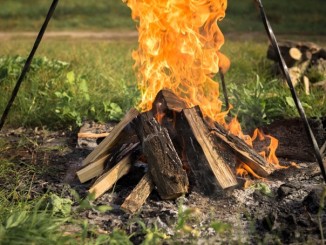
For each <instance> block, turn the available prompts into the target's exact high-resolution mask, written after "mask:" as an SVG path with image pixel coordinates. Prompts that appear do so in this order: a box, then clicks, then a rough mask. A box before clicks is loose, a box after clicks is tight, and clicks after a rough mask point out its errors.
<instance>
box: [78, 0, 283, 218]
mask: <svg viewBox="0 0 326 245" xmlns="http://www.w3.org/2000/svg"><path fill="white" fill-rule="evenodd" d="M127 4H128V6H129V7H130V8H131V9H132V17H133V18H134V19H135V20H137V21H138V23H139V26H138V30H139V48H138V50H137V51H135V52H134V53H133V58H134V59H135V62H136V63H135V68H136V69H137V70H138V79H139V89H140V91H141V93H142V97H141V102H140V105H139V107H138V108H139V110H136V109H131V110H130V111H129V112H128V113H127V114H126V115H125V117H124V118H123V119H122V120H121V121H120V123H119V124H118V125H117V126H116V127H115V128H114V129H113V130H112V132H111V133H110V134H109V135H108V136H107V137H106V138H105V139H104V140H103V141H102V142H101V143H100V145H99V146H98V147H97V148H95V150H94V151H93V152H91V154H90V155H89V156H88V157H87V158H86V159H85V160H84V161H83V167H84V168H83V169H81V170H79V171H78V172H77V175H78V177H79V180H80V181H81V182H82V183H84V182H86V181H89V180H91V179H93V178H96V177H98V176H100V177H98V178H97V179H96V181H95V182H94V184H93V185H92V187H91V188H90V189H89V192H90V193H93V194H94V195H95V198H97V197H99V196H101V195H102V194H103V193H104V192H106V191H107V190H109V189H110V188H112V187H113V186H114V184H115V183H116V182H117V181H118V180H119V179H120V178H121V177H122V176H124V175H127V174H128V173H132V171H133V169H134V168H135V167H136V165H137V164H138V162H139V161H141V162H143V163H145V164H146V168H147V169H148V170H147V172H146V173H145V174H144V176H143V177H142V178H141V180H140V181H139V183H138V184H137V185H136V186H135V188H134V190H133V191H132V192H131V193H130V195H129V196H128V197H127V198H126V199H125V201H124V203H123V204H122V205H121V208H122V209H124V210H126V211H127V212H131V213H133V212H135V211H137V210H138V209H139V208H140V207H141V206H142V205H143V203H144V202H145V201H146V199H147V197H148V196H149V195H150V193H151V192H152V190H153V189H156V190H157V192H158V194H159V195H160V197H161V198H162V199H165V200H170V199H175V198H177V197H179V196H181V195H184V194H186V193H188V192H189V191H191V190H192V189H196V190H198V191H199V192H202V193H204V194H206V195H210V196H212V195H213V196H214V195H218V194H220V193H223V190H226V189H229V188H234V187H236V186H238V185H239V180H240V179H244V178H247V177H248V176H249V175H251V176H252V177H254V178H266V177H267V176H268V175H270V174H271V173H273V171H275V170H276V169H280V168H283V167H282V166H280V164H279V162H278V159H277V157H276V155H275V151H276V148H277V145H278V141H277V140H276V139H275V138H273V137H272V136H265V135H264V134H263V133H262V132H260V131H258V130H256V131H255V133H254V135H253V137H250V136H248V135H245V134H244V133H243V132H242V130H241V127H240V123H239V122H238V121H237V119H236V118H233V119H232V120H228V119H227V117H226V116H227V114H228V112H229V109H230V108H228V110H226V111H222V101H221V100H220V99H219V84H218V82H216V81H214V80H213V77H214V75H215V74H216V73H217V72H221V73H225V72H227V70H228V69H229V66H230V61H229V59H228V58H227V57H226V56H225V55H223V54H222V53H221V52H220V48H221V46H222V45H223V43H224V36H223V34H222V32H221V31H220V29H219V27H218V25H217V22H218V21H220V20H222V19H223V17H224V16H225V9H226V7H227V3H226V0H218V1H216V0H215V1H211V0H203V1H185V0H184V1H182V0H180V1H172V0H155V1H150V2H149V1H145V0H129V1H128V2H127ZM257 142H258V143H257ZM254 144H258V145H259V146H260V148H261V151H260V152H259V153H258V152H257V151H256V150H255V149H254V147H253V146H254Z"/></svg>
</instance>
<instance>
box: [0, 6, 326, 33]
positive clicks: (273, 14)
mask: <svg viewBox="0 0 326 245" xmlns="http://www.w3.org/2000/svg"><path fill="white" fill-rule="evenodd" d="M51 2H52V0H14V1H12V0H1V8H0V30H6V31H22V30H23V31H36V30H38V28H39V26H40V25H41V23H42V22H43V19H44V15H45V14H46V12H47V10H48V8H49V6H50V4H51ZM254 2H255V1H254V0H242V1H228V9H227V15H226V18H225V19H224V21H223V23H222V24H221V26H222V28H223V30H224V31H225V32H252V31H259V32H260V31H262V30H263V28H262V25H261V23H260V17H259V14H258V11H257V9H256V7H255V4H254ZM263 4H264V6H265V8H266V10H267V12H268V17H269V20H270V22H271V23H272V24H273V28H274V29H275V31H276V32H277V33H278V34H281V33H283V34H284V33H285V34H302V33H305V34H309V35H324V34H326V30H325V9H326V2H325V1H324V0H310V1H309V4H308V2H307V1H304V0H288V1H279V0H268V1H267V0H265V1H263ZM53 20H54V21H53V22H52V23H51V26H50V28H49V29H50V30H108V29H119V30H121V29H125V30H130V29H135V28H134V26H135V25H134V23H133V22H132V20H131V18H130V10H129V9H128V8H127V7H126V5H125V4H124V3H123V2H122V0H110V1H107V0H88V1H78V0H70V1H62V0H61V1H59V5H58V7H57V10H56V12H55V15H54V18H53Z"/></svg>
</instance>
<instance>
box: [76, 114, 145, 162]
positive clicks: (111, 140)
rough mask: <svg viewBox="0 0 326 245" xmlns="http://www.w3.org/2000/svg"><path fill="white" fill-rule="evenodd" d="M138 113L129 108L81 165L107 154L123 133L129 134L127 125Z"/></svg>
mask: <svg viewBox="0 0 326 245" xmlns="http://www.w3.org/2000/svg"><path fill="white" fill-rule="evenodd" d="M138 115H139V112H138V111H137V110H136V109H131V110H130V111H129V112H128V113H127V114H126V115H125V116H124V118H123V119H122V120H121V121H120V123H119V124H117V125H116V126H115V127H114V129H113V130H112V131H111V133H110V134H109V135H108V136H107V137H106V138H105V139H104V140H103V141H102V142H101V143H100V144H99V145H98V146H97V147H96V148H95V149H94V150H93V151H92V152H91V153H90V154H89V155H88V156H87V157H86V158H85V159H84V161H83V166H86V165H88V164H90V163H91V162H94V161H96V160H97V159H99V158H101V157H103V155H107V154H108V153H109V151H110V149H111V148H112V147H114V146H116V144H117V142H119V140H120V139H121V138H123V137H124V136H125V135H128V136H130V134H134V133H130V128H128V125H129V124H130V122H131V121H132V120H133V119H134V118H136V117H137V116H138Z"/></svg>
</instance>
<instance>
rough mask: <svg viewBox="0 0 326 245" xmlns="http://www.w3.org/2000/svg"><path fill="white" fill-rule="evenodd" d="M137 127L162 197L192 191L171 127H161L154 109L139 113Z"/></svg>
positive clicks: (152, 175)
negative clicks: (153, 114) (174, 142)
mask: <svg viewBox="0 0 326 245" xmlns="http://www.w3.org/2000/svg"><path fill="white" fill-rule="evenodd" d="M134 126H135V130H136V132H137V134H138V137H139V139H140V141H141V142H142V149H143V153H144V155H145V157H146V159H147V162H148V168H149V170H148V171H149V173H150V176H151V178H152V180H153V182H154V183H155V185H156V187H157V190H158V193H159V195H160V197H161V198H162V199H175V198H177V197H179V196H181V195H183V194H185V193H187V192H188V187H189V182H188V177H187V173H186V171H185V170H184V169H183V168H182V163H181V160H180V158H179V156H178V154H177V152H176V151H175V148H174V146H173V143H172V141H171V139H170V136H169V134H168V131H167V130H166V129H165V128H163V127H161V126H160V125H159V124H158V122H157V121H156V120H155V118H154V117H153V116H152V113H150V112H148V113H144V114H142V115H141V116H139V117H137V120H135V123H134Z"/></svg>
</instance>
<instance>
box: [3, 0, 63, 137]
mask: <svg viewBox="0 0 326 245" xmlns="http://www.w3.org/2000/svg"><path fill="white" fill-rule="evenodd" d="M58 1H59V0H53V2H52V4H51V6H50V9H49V11H48V13H47V15H46V18H45V21H44V23H43V25H42V27H41V30H40V31H39V33H38V35H37V37H36V40H35V42H34V46H33V48H32V50H31V52H30V54H29V56H28V58H27V60H26V62H25V65H24V67H23V69H22V72H21V74H20V76H19V78H18V80H17V82H16V86H15V87H14V89H13V91H12V94H11V97H10V100H9V102H8V104H7V106H6V108H5V110H4V112H3V114H2V117H1V119H0V131H1V129H2V127H3V125H4V124H5V121H6V118H7V116H8V114H9V111H10V108H11V106H12V104H13V103H14V100H15V98H16V96H17V94H18V91H19V88H20V85H21V84H22V82H23V80H24V78H25V75H26V73H27V72H28V70H29V67H30V65H31V63H32V60H33V57H34V55H35V52H36V50H37V48H38V46H39V44H40V42H41V40H42V37H43V35H44V32H45V30H46V27H47V26H48V23H49V21H50V19H51V17H52V15H53V13H54V10H55V8H56V6H57V4H58Z"/></svg>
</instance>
